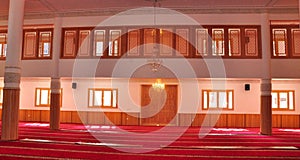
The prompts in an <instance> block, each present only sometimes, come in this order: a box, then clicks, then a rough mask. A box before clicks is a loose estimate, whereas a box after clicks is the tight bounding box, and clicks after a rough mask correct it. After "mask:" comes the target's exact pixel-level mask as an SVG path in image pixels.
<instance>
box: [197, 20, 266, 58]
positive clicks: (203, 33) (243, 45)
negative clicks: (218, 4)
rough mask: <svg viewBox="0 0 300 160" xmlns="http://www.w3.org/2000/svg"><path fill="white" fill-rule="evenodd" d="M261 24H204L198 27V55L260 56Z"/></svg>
mask: <svg viewBox="0 0 300 160" xmlns="http://www.w3.org/2000/svg"><path fill="white" fill-rule="evenodd" d="M259 35H260V27H259V26H220V27H219V26H204V28H197V29H196V43H195V46H196V50H197V51H196V52H195V55H196V56H202V57H222V58H260V57H261V54H260V48H261V46H260V45H261V44H260V36H259Z"/></svg>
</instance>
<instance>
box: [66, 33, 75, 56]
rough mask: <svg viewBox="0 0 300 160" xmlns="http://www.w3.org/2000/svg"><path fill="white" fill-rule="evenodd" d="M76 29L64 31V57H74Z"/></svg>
mask: <svg viewBox="0 0 300 160" xmlns="http://www.w3.org/2000/svg"><path fill="white" fill-rule="evenodd" d="M76 33H77V31H76V30H68V31H65V33H64V57H75V55H76V51H75V48H76Z"/></svg>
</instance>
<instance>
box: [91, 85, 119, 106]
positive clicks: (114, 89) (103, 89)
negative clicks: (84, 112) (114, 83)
mask: <svg viewBox="0 0 300 160" xmlns="http://www.w3.org/2000/svg"><path fill="white" fill-rule="evenodd" d="M91 91H92V92H93V97H90V96H91V95H90V92H91ZM95 91H101V92H102V94H101V96H102V97H101V105H95V103H94V102H95V101H94V99H95ZM105 91H110V92H111V102H110V104H111V105H110V106H104V105H103V102H104V94H103V92H105ZM114 91H116V97H115V100H116V106H115V107H114V106H113V102H114V97H113V96H114V94H113V92H114ZM118 98H119V97H118V89H116V88H89V89H88V107H89V108H107V109H118ZM90 100H92V105H90V104H91V103H90Z"/></svg>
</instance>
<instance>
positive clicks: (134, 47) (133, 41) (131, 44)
mask: <svg viewBox="0 0 300 160" xmlns="http://www.w3.org/2000/svg"><path fill="white" fill-rule="evenodd" d="M139 45H140V30H130V31H129V32H128V51H127V55H128V56H138V55H139V54H140V53H139Z"/></svg>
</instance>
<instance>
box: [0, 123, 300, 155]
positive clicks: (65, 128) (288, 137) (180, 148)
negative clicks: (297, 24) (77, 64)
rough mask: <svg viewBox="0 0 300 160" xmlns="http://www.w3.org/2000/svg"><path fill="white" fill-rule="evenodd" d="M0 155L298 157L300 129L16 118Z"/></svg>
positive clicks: (0, 145) (1, 144)
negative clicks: (13, 137) (15, 135)
mask: <svg viewBox="0 0 300 160" xmlns="http://www.w3.org/2000/svg"><path fill="white" fill-rule="evenodd" d="M0 159H110V160H112V159H113V160H114V159H122V160H127V159H137V160H139V159H145V160H148V159H149V160H150V159H151V160H152V159H156V160H165V159H172V160H179V159H180V160H181V159H182V160H186V159H188V160H189V159H222V160H224V159H300V129H280V128H274V129H273V135H272V136H264V135H260V134H259V129H258V128H199V127H139V126H101V125H87V126H83V125H80V124H61V129H60V130H56V131H53V130H49V125H48V124H46V123H20V124H19V139H18V140H17V141H0Z"/></svg>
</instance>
